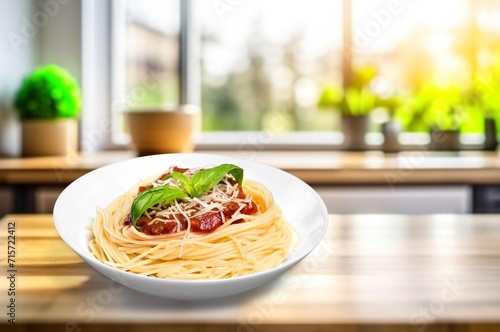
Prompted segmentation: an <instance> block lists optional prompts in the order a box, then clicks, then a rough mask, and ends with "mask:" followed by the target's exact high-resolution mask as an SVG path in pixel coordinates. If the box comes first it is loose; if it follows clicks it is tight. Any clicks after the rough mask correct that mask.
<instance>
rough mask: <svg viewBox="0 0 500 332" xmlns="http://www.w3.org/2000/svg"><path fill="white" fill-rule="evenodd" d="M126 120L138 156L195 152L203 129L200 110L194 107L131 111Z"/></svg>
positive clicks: (183, 106)
mask: <svg viewBox="0 0 500 332" xmlns="http://www.w3.org/2000/svg"><path fill="white" fill-rule="evenodd" d="M126 117H127V123H128V126H129V130H130V136H131V139H132V145H133V147H134V148H135V149H136V150H137V151H138V153H139V155H150V154H160V153H175V152H190V151H193V150H194V145H195V140H196V136H197V134H198V133H199V131H200V128H201V111H200V109H199V107H197V106H194V105H181V106H179V107H177V108H175V109H156V110H155V109H148V110H135V111H129V112H127V113H126Z"/></svg>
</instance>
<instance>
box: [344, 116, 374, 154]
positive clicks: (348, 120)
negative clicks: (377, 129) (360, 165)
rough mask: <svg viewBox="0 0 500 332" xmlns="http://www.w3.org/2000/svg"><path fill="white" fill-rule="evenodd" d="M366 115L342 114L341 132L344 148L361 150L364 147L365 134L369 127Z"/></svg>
mask: <svg viewBox="0 0 500 332" xmlns="http://www.w3.org/2000/svg"><path fill="white" fill-rule="evenodd" d="M369 125H370V123H369V118H368V116H348V115H342V132H343V133H344V144H343V147H344V149H345V150H351V151H362V150H365V149H366V142H365V135H366V133H367V132H368V129H369Z"/></svg>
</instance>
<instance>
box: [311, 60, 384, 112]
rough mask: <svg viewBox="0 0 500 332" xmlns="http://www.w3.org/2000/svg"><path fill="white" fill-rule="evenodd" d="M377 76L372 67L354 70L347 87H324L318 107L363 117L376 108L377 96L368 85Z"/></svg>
mask: <svg viewBox="0 0 500 332" xmlns="http://www.w3.org/2000/svg"><path fill="white" fill-rule="evenodd" d="M376 76H377V72H376V70H375V69H373V68H372V67H363V68H358V69H355V70H354V72H353V77H352V80H351V82H350V84H349V86H348V87H346V88H344V89H341V88H337V87H335V86H333V85H328V86H325V88H324V89H323V91H322V93H321V96H320V99H319V102H318V107H319V108H321V109H332V108H333V109H339V110H340V111H341V112H342V114H343V115H348V116H363V115H367V114H368V113H370V112H371V111H372V110H373V109H374V108H375V107H377V96H376V95H375V94H374V93H373V92H372V91H371V89H370V86H369V85H370V83H371V81H372V80H373V79H374V78H375V77H376Z"/></svg>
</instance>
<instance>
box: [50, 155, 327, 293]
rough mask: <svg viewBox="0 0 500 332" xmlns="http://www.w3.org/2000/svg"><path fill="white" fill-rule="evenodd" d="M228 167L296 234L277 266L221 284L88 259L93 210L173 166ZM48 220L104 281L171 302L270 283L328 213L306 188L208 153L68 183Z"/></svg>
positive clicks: (315, 238)
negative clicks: (270, 200) (267, 194)
mask: <svg viewBox="0 0 500 332" xmlns="http://www.w3.org/2000/svg"><path fill="white" fill-rule="evenodd" d="M222 163H231V164H235V165H238V166H240V167H242V168H243V169H244V172H245V174H244V176H245V178H247V179H253V180H256V181H258V182H260V183H262V184H263V185H264V186H266V187H267V188H268V189H269V190H270V191H271V193H272V194H273V196H274V199H275V201H276V202H277V204H278V205H279V206H280V207H281V209H282V210H283V213H284V215H285V218H286V219H287V220H288V222H290V223H291V224H292V225H293V227H294V228H295V229H296V231H297V232H298V233H299V237H300V240H299V241H300V243H299V245H298V247H297V249H296V250H295V251H294V252H293V253H292V254H291V255H290V256H289V257H288V258H287V259H286V260H285V261H284V262H283V263H282V264H281V265H279V266H277V267H275V268H272V269H270V270H267V271H263V272H259V273H255V274H251V275H246V276H241V277H235V278H228V279H221V280H177V279H161V278H152V277H146V276H141V275H137V274H134V273H130V272H125V271H121V270H118V269H116V268H113V267H110V266H108V265H106V264H103V263H101V262H100V261H98V260H97V259H95V258H94V257H92V256H91V254H90V252H89V248H88V242H89V240H90V237H91V232H90V231H88V230H87V229H86V228H85V227H86V226H89V225H91V223H92V221H93V219H94V218H95V216H96V207H106V206H108V204H109V203H111V202H112V201H113V200H114V199H115V198H117V197H118V196H120V195H122V194H123V193H125V192H126V191H128V190H129V189H130V187H131V186H132V185H134V184H136V183H137V182H138V181H140V180H141V179H144V178H146V177H148V176H150V175H153V174H156V173H161V172H163V171H165V170H166V169H168V168H169V167H170V166H172V165H176V166H179V167H186V168H190V167H203V166H215V165H219V164H222ZM54 221H55V226H56V228H57V231H58V232H59V235H60V236H61V237H62V239H63V240H64V241H65V242H66V243H67V244H68V245H69V246H70V247H71V249H73V250H74V251H75V252H76V253H77V254H78V256H80V257H81V258H82V259H83V260H84V261H86V262H87V263H88V264H89V265H91V266H92V267H93V268H95V269H96V270H97V271H99V272H101V273H102V274H104V275H105V276H107V277H109V278H111V279H113V280H115V281H117V282H119V283H121V284H123V285H125V286H127V287H130V288H133V289H135V290H137V291H139V292H143V293H147V294H152V295H156V296H162V297H166V298H172V299H184V300H202V299H210V298H217V297H223V296H228V295H234V294H238V293H242V292H245V291H247V290H250V289H252V288H255V287H258V286H260V285H263V284H264V283H267V282H269V281H271V280H272V279H274V278H276V277H277V276H279V275H281V274H282V273H284V272H285V271H287V270H288V269H290V268H291V267H292V266H294V265H295V264H297V263H298V262H300V261H301V260H302V259H303V258H304V257H305V256H306V255H307V254H308V253H309V252H311V250H313V249H314V247H316V246H317V245H318V244H319V242H320V241H321V239H322V238H323V236H324V235H325V233H326V230H327V227H328V213H327V210H326V207H325V204H324V203H323V201H322V200H321V198H320V197H319V195H318V194H317V193H316V192H315V191H314V190H313V189H312V188H311V187H309V186H308V185H307V184H306V183H304V182H303V181H301V180H299V179H297V178H296V177H294V176H292V175H290V174H288V173H286V172H284V171H281V170H279V169H276V168H273V167H270V166H267V165H264V164H260V163H256V162H253V161H249V160H243V159H238V158H232V157H225V156H218V155H209V154H197V153H192V154H165V155H154V156H147V157H141V158H134V159H130V160H127V161H123V162H119V163H115V164H111V165H107V166H104V167H101V168H99V169H96V170H94V171H92V172H90V173H88V174H86V175H84V176H82V177H81V178H79V179H77V180H76V181H74V182H73V183H71V184H70V185H69V186H68V187H67V188H66V189H65V190H64V191H63V192H62V193H61V195H60V196H59V198H58V199H57V202H56V205H55V207H54Z"/></svg>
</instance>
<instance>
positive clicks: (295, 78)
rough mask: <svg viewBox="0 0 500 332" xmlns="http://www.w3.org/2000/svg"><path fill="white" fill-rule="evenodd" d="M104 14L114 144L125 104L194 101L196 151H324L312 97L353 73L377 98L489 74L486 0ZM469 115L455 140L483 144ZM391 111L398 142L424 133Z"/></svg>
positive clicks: (173, 1) (327, 123) (120, 139)
mask: <svg viewBox="0 0 500 332" xmlns="http://www.w3.org/2000/svg"><path fill="white" fill-rule="evenodd" d="M108 11H109V15H110V17H112V21H111V24H110V26H109V31H110V32H111V37H110V39H111V43H110V45H111V47H112V50H111V56H110V58H111V59H112V61H110V62H111V66H110V67H111V68H110V69H109V75H110V77H111V81H110V86H112V87H113V88H112V91H111V92H112V93H111V95H112V98H111V100H109V101H108V103H110V104H111V106H110V107H109V109H110V112H108V113H109V114H108V115H106V116H107V117H108V118H109V119H111V130H110V133H109V136H110V137H109V140H108V143H109V144H108V145H109V146H112V147H119V146H123V145H124V144H126V143H127V142H128V135H127V132H126V126H125V125H124V121H123V117H122V116H121V113H120V112H121V111H122V110H123V109H126V108H148V107H155V106H158V105H161V104H176V103H179V102H181V103H184V102H194V103H199V104H200V105H201V106H202V109H203V137H202V140H201V143H202V144H201V146H218V147H220V146H229V147H233V148H234V147H237V146H239V145H241V144H255V145H264V146H267V145H269V146H272V145H273V144H274V145H276V146H279V147H282V148H283V147H285V148H294V147H299V146H301V145H307V146H315V147H322V146H323V147H328V148H331V147H332V146H335V145H338V144H339V143H340V142H341V141H342V134H341V133H340V130H341V128H340V115H339V114H338V112H334V111H332V110H323V109H320V108H319V107H318V101H319V99H320V96H321V94H322V92H323V90H324V89H325V88H326V87H329V86H330V87H335V88H341V87H342V86H343V85H346V84H349V81H350V80H351V79H352V75H353V71H355V70H357V69H358V68H366V67H368V68H374V69H376V71H377V72H378V76H377V79H376V80H374V81H373V82H372V83H371V88H372V89H373V90H375V91H376V92H377V93H379V94H380V95H384V94H385V95H387V94H391V93H398V94H402V95H411V94H415V93H416V92H418V91H419V90H420V89H422V88H423V87H425V86H426V85H428V84H429V83H431V82H432V83H435V84H447V83H449V82H455V83H457V84H459V85H461V86H465V85H467V84H469V83H470V82H471V77H473V76H474V75H476V74H478V73H479V74H480V73H482V72H494V71H492V70H491V68H493V67H495V66H496V67H499V64H498V62H499V61H498V56H495V55H496V54H498V52H499V51H500V44H499V42H498V40H500V38H499V37H500V28H499V26H498V24H497V22H499V21H500V20H498V17H500V5H498V3H497V2H495V1H491V0H480V1H473V0H442V1H439V4H436V2H435V1H430V0H420V1H412V0H336V1H331V0H309V1H306V0H291V1H290V0H289V1H285V0H267V1H265V0H247V1H244V0H241V1H236V0H235V1H228V0H216V1H204V0H186V1H184V0H146V1H143V0H141V1H138V0H113V1H112V2H111V5H110V7H109V8H108ZM496 67H495V68H496ZM497 72H498V71H497ZM485 77H486V76H485ZM487 79H488V80H491V79H492V78H491V77H488V78H487ZM479 113H480V112H475V113H474V112H470V114H469V118H468V119H467V121H466V122H465V123H464V125H463V126H462V133H465V135H462V136H463V137H462V138H463V139H465V141H466V142H465V143H467V142H468V143H480V141H481V139H482V132H483V127H482V118H481V115H480V114H479ZM99 116H104V115H99ZM388 116H389V113H388V112H387V111H386V110H384V109H382V108H379V109H376V110H375V111H373V112H372V113H371V114H370V117H371V132H370V134H369V135H367V139H368V143H371V144H374V145H376V144H379V143H380V142H381V139H382V137H381V134H380V130H381V129H380V128H381V124H382V123H383V122H384V121H386V120H387V119H388ZM395 116H396V118H397V119H398V120H399V121H400V122H402V123H403V125H404V127H405V128H404V129H405V132H406V133H409V134H405V135H403V137H402V139H403V141H407V142H410V143H412V142H415V141H419V138H420V137H422V134H420V136H419V134H418V133H424V134H423V137H424V138H425V136H426V134H425V133H426V132H428V130H429V128H428V125H427V124H426V123H425V121H426V119H425V118H423V117H422V116H421V115H420V114H418V112H416V111H414V110H410V109H405V110H402V111H401V112H398V113H397V114H396V115H395ZM499 120H500V119H499ZM467 133H468V134H469V135H467ZM228 135H229V136H228ZM228 138H230V139H228ZM412 138H413V139H412ZM415 138H417V139H415ZM467 140H469V141H467ZM228 141H230V142H229V143H228ZM224 142H225V143H224ZM245 142H246V143H245ZM252 142H253V143H252Z"/></svg>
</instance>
